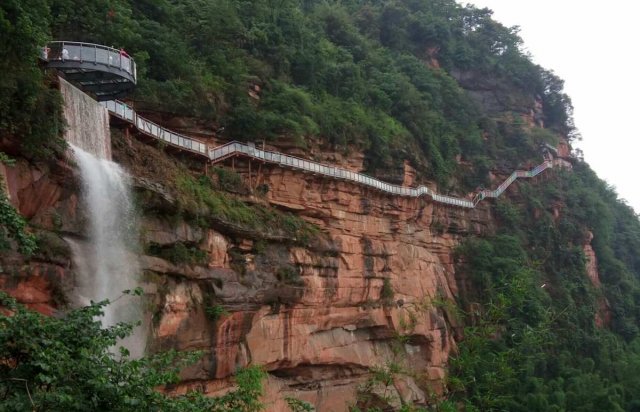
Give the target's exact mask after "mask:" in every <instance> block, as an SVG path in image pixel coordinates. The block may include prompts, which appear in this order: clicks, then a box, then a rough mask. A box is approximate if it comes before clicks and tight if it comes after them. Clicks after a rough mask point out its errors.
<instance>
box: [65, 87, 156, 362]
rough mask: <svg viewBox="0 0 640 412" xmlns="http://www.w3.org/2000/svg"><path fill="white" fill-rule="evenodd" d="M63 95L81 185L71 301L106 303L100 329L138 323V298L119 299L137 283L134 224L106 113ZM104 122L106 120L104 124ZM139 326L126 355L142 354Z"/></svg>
mask: <svg viewBox="0 0 640 412" xmlns="http://www.w3.org/2000/svg"><path fill="white" fill-rule="evenodd" d="M61 89H62V91H63V95H64V97H65V118H66V119H67V123H68V124H69V128H68V130H67V135H66V140H67V142H69V146H70V148H71V150H72V151H73V157H74V159H75V161H76V164H77V166H78V172H79V175H80V181H81V186H82V187H81V204H80V208H81V210H82V215H83V216H84V217H85V220H86V224H85V232H86V235H87V236H86V239H80V238H71V237H69V238H67V239H66V240H67V242H68V243H69V245H70V246H71V249H72V252H73V262H74V265H75V267H76V273H77V276H76V282H75V283H76V287H75V290H74V297H73V298H74V300H75V301H76V302H77V303H78V304H81V305H87V304H89V303H90V301H101V300H104V299H109V300H110V301H111V302H112V303H111V304H109V305H108V306H106V307H105V308H104V317H103V318H102V319H101V320H102V324H103V326H105V327H106V326H112V325H115V324H116V323H118V322H130V323H133V322H137V321H138V320H142V310H141V301H140V299H141V298H139V297H135V296H130V295H123V293H122V292H123V291H124V290H134V289H135V288H136V286H138V285H139V279H138V273H139V265H138V260H137V254H136V252H137V250H136V245H137V238H138V230H137V222H136V214H135V210H134V206H133V203H132V197H131V190H130V184H129V177H128V175H127V173H126V172H124V170H122V168H121V167H120V166H119V165H118V164H116V163H114V162H112V161H111V150H110V149H111V141H110V135H109V127H108V113H107V112H106V109H105V108H104V107H102V106H101V105H100V104H98V103H97V102H96V101H95V100H93V99H91V98H89V97H88V96H86V95H85V94H84V93H82V92H81V91H80V90H78V89H76V88H75V87H73V86H71V85H70V84H68V83H66V82H65V83H63V84H62V85H61ZM105 119H106V120H105ZM143 329H144V328H143V327H138V328H136V329H135V330H134V334H133V335H132V336H131V337H130V338H129V339H127V340H125V341H124V342H121V344H123V346H125V347H127V349H129V351H130V352H131V354H132V356H135V357H139V356H141V355H142V354H143V352H144V347H145V333H144V330H143Z"/></svg>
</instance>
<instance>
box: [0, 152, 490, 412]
mask: <svg viewBox="0 0 640 412" xmlns="http://www.w3.org/2000/svg"><path fill="white" fill-rule="evenodd" d="M115 146H116V148H115V149H114V157H115V158H116V159H117V160H118V161H120V162H121V163H123V164H124V166H125V167H128V168H129V170H131V171H132V172H133V173H134V174H137V175H138V176H136V179H135V180H136V181H137V186H138V189H137V190H138V192H139V194H140V195H141V196H142V197H143V198H145V199H150V198H151V199H155V200H152V201H149V202H148V203H147V204H146V205H143V209H147V208H146V206H148V205H149V204H151V203H154V202H155V203H158V204H163V205H165V206H166V207H167V208H170V207H171V204H172V202H175V201H174V199H172V197H171V195H170V194H169V193H168V192H170V190H165V187H164V186H163V184H164V182H162V181H161V180H159V179H155V180H154V178H153V171H150V170H149V169H148V168H145V167H144V164H145V162H142V166H141V163H140V162H139V160H140V159H141V158H146V159H147V163H148V162H153V161H156V162H157V161H158V159H160V158H164V160H163V161H165V162H168V164H169V163H171V161H170V160H168V158H166V155H164V154H162V153H160V152H158V151H156V150H155V149H151V148H149V147H148V146H145V145H143V144H142V143H139V142H137V141H135V140H122V141H121V142H120V143H119V144H118V143H116V144H115ZM151 157H156V158H155V160H154V159H151ZM135 162H138V164H134V163H135ZM43 167H45V166H35V165H30V164H28V163H26V162H22V161H21V162H18V164H17V165H16V166H14V167H10V168H7V170H6V172H5V175H6V178H7V183H8V188H9V193H10V194H11V199H12V202H13V204H14V205H15V206H16V207H17V208H18V209H19V210H20V212H21V213H22V214H23V215H24V216H26V217H27V218H29V219H31V222H32V224H37V225H38V226H40V227H41V228H42V229H43V232H44V231H47V233H48V235H47V237H46V238H47V239H48V242H49V243H51V246H49V247H47V251H45V252H44V253H43V254H41V255H39V256H37V257H36V258H35V259H34V260H32V261H31V262H29V263H28V264H27V262H25V261H24V260H22V258H20V257H19V256H18V255H16V256H14V257H13V258H5V259H4V260H3V272H4V273H3V276H2V277H1V279H2V287H3V289H6V290H8V291H10V292H11V293H12V294H13V295H15V296H17V297H18V298H19V299H20V300H21V301H23V302H25V303H28V304H29V305H30V306H32V307H33V308H35V309H37V310H39V311H42V312H44V313H47V314H53V313H54V312H55V310H56V308H57V307H59V305H60V304H61V303H64V299H65V298H64V296H65V292H67V293H68V292H69V290H71V288H72V285H73V282H74V270H75V268H74V267H73V265H72V263H71V260H70V252H69V249H68V247H67V246H66V244H65V242H64V240H63V239H62V237H61V236H60V235H63V236H64V237H66V238H72V239H74V241H76V242H83V241H84V239H85V235H86V233H85V232H86V231H85V229H84V220H85V218H84V216H83V211H82V210H81V209H82V208H79V207H78V200H77V199H78V190H79V189H78V185H77V183H76V182H75V179H74V177H73V173H72V169H71V168H70V167H69V166H68V165H66V164H62V163H61V164H55V165H54V166H47V170H41V168H43ZM234 167H235V168H236V170H237V171H238V172H240V174H241V175H243V177H244V180H245V182H247V183H249V182H251V183H252V184H253V185H254V186H257V185H258V184H259V185H262V187H263V188H268V191H267V192H266V195H264V196H261V197H250V198H246V200H247V201H248V202H250V203H251V202H255V203H258V204H263V205H267V204H271V205H273V206H275V207H277V208H279V209H281V210H283V211H287V212H293V213H294V214H296V215H298V216H301V217H303V218H304V219H305V220H307V221H308V222H310V223H313V224H314V225H316V226H317V227H318V228H319V232H318V233H317V235H316V236H314V238H313V239H309V240H308V241H306V242H299V241H292V240H287V239H281V238H277V237H273V238H269V237H268V236H267V237H266V238H260V236H255V235H251V234H247V233H245V232H241V231H236V230H234V229H233V228H229V227H225V226H224V225H223V226H220V227H216V228H204V227H201V226H197V225H194V224H193V223H192V222H188V221H185V220H183V219H180V218H179V217H178V218H176V217H175V216H174V217H168V216H165V215H162V214H161V213H157V211H158V208H157V207H155V206H154V207H155V209H154V207H150V208H148V210H147V213H145V215H144V216H142V218H141V232H142V242H143V244H144V245H151V244H153V245H156V246H161V247H170V246H172V245H176V244H189V245H195V246H196V247H197V248H198V249H199V250H200V251H202V252H205V254H206V255H205V256H206V259H205V261H203V262H199V264H186V263H180V262H177V263H175V262H174V263H172V262H170V261H169V260H166V259H163V258H160V257H158V256H151V255H143V256H141V257H140V260H141V263H142V267H143V270H144V279H145V289H146V292H147V295H148V299H149V301H150V302H151V304H150V306H149V307H150V308H151V310H150V311H149V317H152V319H151V326H150V329H151V331H150V334H151V338H152V339H151V343H150V349H151V350H154V351H157V350H165V349H169V348H175V349H178V350H202V351H204V352H205V357H204V358H203V360H202V361H201V362H200V363H199V364H198V365H195V366H193V367H191V368H189V369H188V370H187V371H185V373H184V376H183V378H184V382H185V383H183V384H181V385H178V386H177V387H174V388H169V389H168V390H170V391H173V392H176V393H178V392H183V391H185V390H187V389H188V388H194V387H198V388H204V390H205V391H206V392H208V393H210V394H215V393H218V391H220V390H224V389H225V388H226V387H228V385H229V384H230V383H229V382H227V379H226V378H228V377H230V375H231V374H232V373H233V372H234V371H235V370H236V369H237V368H238V367H242V366H245V365H248V364H250V363H251V364H259V365H264V367H265V369H266V370H267V371H269V372H270V378H269V382H268V385H267V387H268V390H267V398H268V399H267V403H268V405H270V406H269V407H270V408H271V410H282V407H283V406H282V405H283V404H282V402H283V401H282V399H283V397H284V396H287V395H294V396H296V397H298V398H301V399H305V400H307V401H310V402H312V403H314V404H315V405H317V407H318V410H321V411H323V410H324V411H336V410H346V408H347V405H348V404H353V403H355V399H356V392H357V389H358V387H359V386H360V385H362V384H364V383H365V382H366V381H367V379H368V378H369V377H370V369H371V368H374V367H384V366H385V365H387V364H389V363H392V362H400V363H401V364H402V365H401V366H403V367H404V368H406V369H407V370H409V369H411V371H412V373H411V374H408V373H407V374H406V375H402V377H401V378H397V379H396V382H395V383H394V385H393V386H394V387H393V388H390V389H387V390H391V391H392V392H393V394H394V395H395V396H396V397H397V396H400V397H402V398H404V399H406V400H409V399H411V400H413V401H417V402H419V403H420V402H424V401H425V399H426V398H427V396H428V395H429V393H430V391H433V392H435V393H442V390H443V378H444V376H445V374H446V365H447V359H448V357H449V354H450V353H451V351H452V350H454V349H455V341H454V335H455V333H456V330H457V328H459V327H460V326H461V325H460V323H459V320H458V319H457V318H456V315H455V313H454V312H455V311H454V310H453V309H452V308H453V302H454V300H453V299H454V297H455V296H456V293H457V286H456V278H455V272H454V266H453V257H452V254H453V250H454V248H455V246H456V245H457V243H458V242H459V240H460V237H461V235H462V234H479V233H481V232H483V231H486V230H487V225H488V223H489V221H490V219H489V215H488V211H487V209H482V208H481V209H476V210H462V209H456V208H445V207H441V206H435V205H433V204H432V203H429V202H425V201H423V200H416V199H402V198H393V197H388V196H385V195H382V194H381V193H378V192H375V191H371V190H367V189H365V188H363V187H360V186H357V185H354V184H350V183H346V182H339V181H333V180H327V179H323V178H321V177H318V176H313V175H308V174H306V175H305V174H302V173H299V172H295V171H290V170H282V169H278V168H269V167H266V166H261V167H259V168H258V167H257V165H253V174H252V175H251V178H250V175H249V165H248V163H243V162H239V161H238V162H235V163H234ZM257 170H259V171H260V172H259V175H258V174H257ZM145 196H146V197H145ZM150 209H154V211H153V212H152V211H151V210H150ZM160 209H161V207H160ZM53 232H56V233H58V235H54V234H53ZM54 246H55V247H54ZM213 308H224V309H223V310H220V313H218V314H212V311H215V310H214V309H213ZM400 354H401V355H402V356H399V355H400ZM399 359H400V361H399ZM382 390H383V389H380V391H382Z"/></svg>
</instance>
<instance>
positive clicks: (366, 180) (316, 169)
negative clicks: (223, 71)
mask: <svg viewBox="0 0 640 412" xmlns="http://www.w3.org/2000/svg"><path fill="white" fill-rule="evenodd" d="M102 105H104V106H105V107H106V108H107V109H108V110H109V112H110V113H111V115H113V116H116V117H118V118H120V119H122V120H125V121H127V122H129V123H131V124H133V125H134V126H135V127H136V128H137V129H138V130H139V131H140V132H142V133H144V134H146V135H148V136H151V137H154V138H156V139H158V140H160V141H162V142H165V143H167V144H169V145H171V146H175V147H178V148H180V149H184V150H188V151H190V152H192V153H196V154H198V155H202V156H205V157H206V158H208V159H209V160H211V161H212V162H218V161H221V160H224V159H226V158H229V157H232V156H245V157H250V158H253V159H256V160H260V161H263V162H267V163H271V164H276V165H278V166H280V167H289V168H293V169H297V170H303V171H305V172H310V173H314V174H319V175H322V176H327V177H330V178H333V179H338V180H348V181H350V182H354V183H357V184H361V185H365V186H369V187H372V188H374V189H377V190H380V191H382V192H385V193H389V194H392V195H396V196H407V197H420V196H428V197H430V198H431V199H432V200H433V201H434V202H436V203H443V204H446V205H450V206H457V207H461V208H467V209H473V208H475V207H476V205H477V204H478V202H480V201H481V200H483V199H485V198H488V197H493V198H495V197H498V196H500V195H501V194H502V193H503V192H504V191H505V190H506V189H507V188H508V187H509V185H511V184H512V183H513V182H514V181H516V180H517V179H518V178H531V177H535V176H537V175H538V174H540V173H542V172H543V171H544V170H546V169H548V168H551V167H553V162H552V161H551V160H549V159H546V158H545V161H544V162H543V163H541V164H540V165H538V166H536V167H535V168H534V169H532V170H529V171H525V170H516V171H515V172H513V173H512V174H511V175H510V176H509V177H508V178H507V179H506V180H505V181H504V182H502V184H501V185H500V186H498V187H497V188H496V189H494V190H482V191H480V192H478V193H477V194H476V195H475V197H474V198H473V200H470V199H465V198H459V197H453V196H446V195H441V194H438V193H435V192H434V191H433V190H431V189H430V188H428V187H426V186H419V187H417V188H413V187H406V186H400V185H394V184H391V183H386V182H383V181H382V180H378V179H376V178H373V177H371V176H367V175H365V174H362V173H357V172H352V171H350V170H346V169H342V168H339V167H335V166H328V165H324V164H322V163H318V162H314V161H311V160H306V159H301V158H299V157H296V156H290V155H286V154H283V153H279V152H272V151H269V150H261V149H258V148H256V147H255V145H253V144H247V143H241V142H230V143H227V144H224V145H222V146H217V147H211V148H210V147H208V146H207V145H206V144H205V143H202V142H200V141H198V140H195V139H191V138H189V137H186V136H183V135H181V134H178V133H174V132H172V131H170V130H168V129H165V128H163V127H161V126H159V125H157V124H156V123H154V122H151V121H149V120H147V119H145V118H144V117H142V116H138V115H137V114H136V112H135V110H133V108H131V107H130V106H128V105H127V104H125V103H123V102H120V101H118V100H110V101H107V102H102Z"/></svg>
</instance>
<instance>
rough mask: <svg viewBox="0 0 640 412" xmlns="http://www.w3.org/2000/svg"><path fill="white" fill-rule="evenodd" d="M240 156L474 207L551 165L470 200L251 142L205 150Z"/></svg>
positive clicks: (522, 173)
mask: <svg viewBox="0 0 640 412" xmlns="http://www.w3.org/2000/svg"><path fill="white" fill-rule="evenodd" d="M237 155H243V156H247V157H252V158H254V159H257V160H262V161H264V162H268V163H274V164H277V165H279V166H282V167H291V168H295V169H299V170H304V171H307V172H311V173H315V174H320V175H323V176H328V177H331V178H335V179H344V180H349V181H352V182H355V183H359V184H363V185H366V186H370V187H373V188H374V189H378V190H381V191H383V192H387V193H390V194H393V195H398V196H408V197H419V196H425V195H426V196H429V197H431V199H432V200H433V201H434V202H437V203H444V204H447V205H451V206H458V207H463V208H469V209H471V208H474V207H475V206H476V205H477V204H478V202H479V201H481V200H482V199H484V198H487V197H498V196H500V195H501V194H502V193H503V192H504V191H505V190H506V189H507V187H509V185H511V183H513V182H514V181H515V180H516V179H517V178H519V177H527V178H529V177H534V176H536V175H538V174H540V173H541V172H542V171H544V170H546V169H548V168H550V167H552V166H553V164H552V162H551V161H546V160H545V162H544V163H542V164H540V165H538V166H537V167H535V168H534V169H532V170H530V171H524V170H517V171H515V172H513V173H512V174H511V176H509V177H508V178H507V179H506V180H505V181H504V182H503V183H502V184H501V185H500V186H498V188H497V189H495V190H483V191H481V192H480V193H478V194H477V195H476V196H475V197H474V199H473V200H469V199H465V198H458V197H453V196H446V195H440V194H437V193H435V192H434V191H433V190H431V189H429V188H428V187H426V186H419V187H417V188H410V187H406V186H399V185H394V184H391V183H386V182H383V181H381V180H378V179H375V178H373V177H370V176H367V175H364V174H362V173H357V172H352V171H349V170H345V169H340V168H337V167H335V166H327V165H323V164H321V163H317V162H313V161H310V160H305V159H300V158H298V157H295V156H289V155H285V154H282V153H278V152H271V151H267V150H260V149H258V148H256V147H255V146H253V145H249V144H245V143H240V142H231V143H227V144H225V145H223V146H218V147H215V148H211V149H209V159H211V160H212V161H214V162H215V161H220V160H223V159H225V158H228V157H230V156H237Z"/></svg>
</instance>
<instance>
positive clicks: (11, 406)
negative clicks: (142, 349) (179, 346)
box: [0, 292, 264, 412]
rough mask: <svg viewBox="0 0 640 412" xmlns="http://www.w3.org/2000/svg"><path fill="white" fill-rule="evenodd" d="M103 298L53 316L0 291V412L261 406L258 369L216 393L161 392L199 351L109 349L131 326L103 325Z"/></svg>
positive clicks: (247, 410) (240, 374)
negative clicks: (137, 355) (138, 353)
mask: <svg viewBox="0 0 640 412" xmlns="http://www.w3.org/2000/svg"><path fill="white" fill-rule="evenodd" d="M107 304H108V301H103V302H99V303H94V304H92V305H91V306H88V307H84V308H80V309H76V310H71V311H69V312H67V313H65V314H64V315H62V316H59V317H48V316H43V315H40V314H39V313H37V312H33V311H30V310H28V309H26V308H24V307H23V306H22V305H19V304H17V303H16V302H15V300H14V299H13V298H10V297H9V296H7V295H6V294H5V293H4V292H2V293H0V305H1V307H2V311H1V312H0V359H2V362H1V363H0V399H2V401H1V402H0V411H16V412H17V411H26V410H29V411H163V412H164V411H175V412H187V411H194V412H195V411H231V410H233V411H243V412H252V411H258V410H260V409H261V408H262V406H261V404H260V402H259V400H258V398H259V396H260V394H261V393H262V386H261V380H262V378H263V377H264V372H262V371H261V370H260V369H258V368H248V369H244V370H241V371H239V372H238V373H237V374H236V376H235V379H236V383H237V385H238V389H237V390H235V391H233V392H231V393H229V394H227V395H225V396H223V397H220V398H206V397H204V396H203V395H202V394H199V393H195V392H192V393H188V394H186V395H184V396H178V397H174V398H171V397H168V396H166V395H164V394H162V393H161V392H159V391H158V390H156V389H157V387H159V386H161V385H165V384H169V383H176V382H178V373H179V371H180V369H181V367H182V366H184V365H186V364H189V363H191V362H193V361H194V360H196V359H197V358H198V357H199V354H198V353H191V354H181V355H178V354H177V353H175V352H168V353H163V354H158V355H154V356H151V357H146V358H141V359H130V358H129V356H128V352H127V350H126V349H125V348H122V347H119V348H118V349H119V353H118V354H115V353H113V350H114V348H116V346H117V343H118V341H119V340H120V339H122V338H124V337H126V336H128V335H129V334H130V333H131V331H132V325H129V324H123V323H120V324H118V325H115V326H112V327H109V328H103V327H102V326H101V323H100V320H99V318H100V316H101V315H102V314H103V312H102V311H103V309H104V307H105V306H106V305H107Z"/></svg>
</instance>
